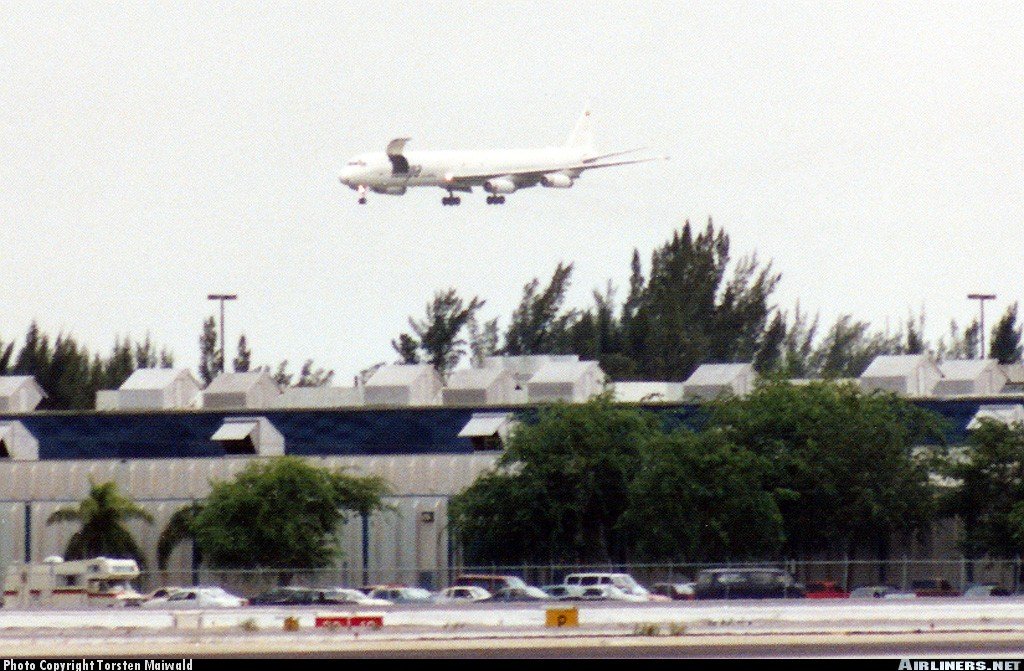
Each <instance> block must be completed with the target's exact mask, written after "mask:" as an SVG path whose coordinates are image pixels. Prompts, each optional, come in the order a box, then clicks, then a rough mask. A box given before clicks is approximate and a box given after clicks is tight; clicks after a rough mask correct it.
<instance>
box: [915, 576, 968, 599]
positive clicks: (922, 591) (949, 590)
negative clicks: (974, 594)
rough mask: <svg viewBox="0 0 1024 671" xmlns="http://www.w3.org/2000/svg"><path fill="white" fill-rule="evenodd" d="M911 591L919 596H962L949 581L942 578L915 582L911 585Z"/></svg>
mask: <svg viewBox="0 0 1024 671" xmlns="http://www.w3.org/2000/svg"><path fill="white" fill-rule="evenodd" d="M910 589H911V590H912V591H913V592H914V594H917V595H918V596H960V592H959V591H957V590H956V588H954V587H953V586H952V585H951V584H949V581H948V580H943V579H941V578H928V579H926V580H915V581H914V582H912V583H910Z"/></svg>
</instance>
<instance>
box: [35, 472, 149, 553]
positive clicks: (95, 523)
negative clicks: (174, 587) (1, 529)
mask: <svg viewBox="0 0 1024 671" xmlns="http://www.w3.org/2000/svg"><path fill="white" fill-rule="evenodd" d="M133 519H138V520H143V521H145V522H147V523H149V524H152V523H153V516H152V515H150V514H149V513H148V512H146V510H145V509H143V508H141V507H139V506H138V505H136V504H135V502H134V501H132V500H131V499H130V498H129V497H127V496H125V495H123V494H122V493H121V492H120V491H119V490H118V487H117V483H116V482H113V481H111V482H105V483H102V484H99V485H97V484H96V483H94V482H91V481H90V488H89V495H88V496H87V497H86V498H85V499H83V500H82V501H81V502H80V503H79V504H78V505H77V506H68V507H64V508H58V509H57V510H55V511H54V512H53V513H52V514H51V515H50V516H49V517H48V518H47V519H46V524H47V525H51V524H59V523H62V522H77V523H78V524H80V525H81V528H80V529H79V530H78V531H77V532H75V533H74V534H73V535H72V536H71V538H70V539H68V544H67V547H66V549H65V550H64V556H65V558H66V559H88V558H90V557H99V556H105V557H115V558H131V559H135V560H136V561H137V562H138V563H139V565H140V566H145V565H146V562H145V558H144V557H143V556H142V552H141V551H140V550H139V546H138V544H137V543H136V542H135V539H134V538H133V537H132V534H131V532H130V531H129V530H128V527H127V526H126V522H128V521H129V520H133Z"/></svg>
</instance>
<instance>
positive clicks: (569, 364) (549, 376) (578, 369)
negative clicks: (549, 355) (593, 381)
mask: <svg viewBox="0 0 1024 671" xmlns="http://www.w3.org/2000/svg"><path fill="white" fill-rule="evenodd" d="M595 368H596V369H597V370H598V371H599V372H601V367H600V366H598V364H597V362H596V361H552V362H550V363H547V364H545V365H544V366H543V367H542V368H541V369H540V370H538V371H537V372H536V373H534V375H533V377H531V378H530V384H533V383H535V382H538V383H545V384H550V383H558V382H576V381H577V380H579V379H580V378H581V377H583V376H584V375H586V374H588V373H589V372H591V371H592V370H593V369H595ZM602 375H603V372H602Z"/></svg>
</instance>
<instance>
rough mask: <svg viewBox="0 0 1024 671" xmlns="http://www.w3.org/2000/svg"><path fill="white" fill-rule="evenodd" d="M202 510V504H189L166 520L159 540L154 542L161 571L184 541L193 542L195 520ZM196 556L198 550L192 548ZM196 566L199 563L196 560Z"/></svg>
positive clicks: (157, 562)
mask: <svg viewBox="0 0 1024 671" xmlns="http://www.w3.org/2000/svg"><path fill="white" fill-rule="evenodd" d="M202 510H203V504H202V503H199V502H194V503H190V504H189V505H187V506H185V507H184V508H179V509H178V510H176V511H175V512H174V514H173V515H171V518H170V519H169V520H167V525H166V526H165V527H164V529H163V531H161V532H160V538H158V539H157V542H156V564H157V567H158V568H160V569H161V570H163V569H165V568H167V560H168V559H170V557H171V553H172V552H174V549H175V548H176V547H177V546H178V545H180V544H181V543H183V542H184V541H186V540H190V541H193V542H194V541H195V520H196V517H198V516H199V513H200V512H202ZM193 552H195V553H196V554H198V552H199V549H198V548H195V547H194V548H193ZM195 563H196V564H198V563H199V561H198V560H197V561H196V562H195Z"/></svg>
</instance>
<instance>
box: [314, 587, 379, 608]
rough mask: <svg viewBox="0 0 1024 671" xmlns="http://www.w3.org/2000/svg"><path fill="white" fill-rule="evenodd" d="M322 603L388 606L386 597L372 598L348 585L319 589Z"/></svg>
mask: <svg viewBox="0 0 1024 671" xmlns="http://www.w3.org/2000/svg"><path fill="white" fill-rule="evenodd" d="M321 594H322V598H323V600H324V603H329V604H353V605H357V606H390V605H392V602H390V601H388V600H387V599H373V598H370V597H369V596H367V595H366V594H364V593H363V592H360V591H359V590H357V589H353V588H350V587H327V588H324V589H323V590H321Z"/></svg>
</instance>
